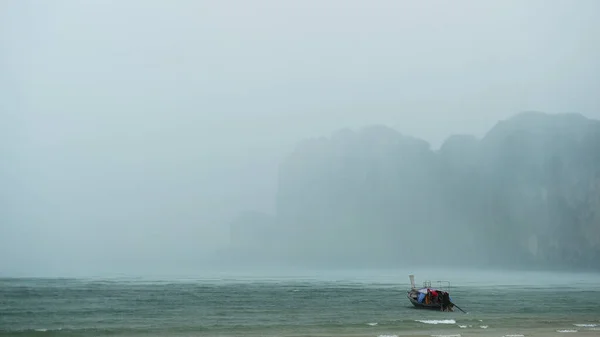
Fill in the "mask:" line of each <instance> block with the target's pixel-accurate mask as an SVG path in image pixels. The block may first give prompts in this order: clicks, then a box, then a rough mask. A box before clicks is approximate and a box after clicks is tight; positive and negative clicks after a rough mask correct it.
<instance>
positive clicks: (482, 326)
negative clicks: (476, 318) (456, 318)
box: [479, 325, 488, 329]
mask: <svg viewBox="0 0 600 337" xmlns="http://www.w3.org/2000/svg"><path fill="white" fill-rule="evenodd" d="M479 327H480V328H482V329H487V328H488V326H487V325H481V326H479Z"/></svg>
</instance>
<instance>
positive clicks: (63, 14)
mask: <svg viewBox="0 0 600 337" xmlns="http://www.w3.org/2000/svg"><path fill="white" fill-rule="evenodd" d="M599 13H600V3H599V2H598V1H596V0H577V1H566V0H565V1H558V0H555V1H533V0H531V1H522V0H513V1H475V0H473V1H459V0H453V1H373V0H371V1H354V0H352V1H342V0H333V1H321V0H319V1H317V0H303V1H274V0H272V1H261V0H254V1H192V0H178V1H148V0H139V1H63V0H54V1H41V0H40V1H28V0H6V1H2V2H0V117H1V119H0V155H1V158H0V159H1V161H0V162H1V166H0V184H1V185H0V186H2V188H1V192H0V202H1V203H0V212H1V213H0V274H15V273H20V272H28V273H34V272H35V271H39V270H45V271H49V270H53V271H57V270H58V271H64V272H68V271H73V270H82V269H85V270H89V271H91V272H92V271H95V270H104V269H106V268H110V266H112V265H119V266H121V267H123V268H126V267H127V266H133V265H139V264H140V263H141V262H140V261H144V263H151V262H148V261H157V262H156V266H157V267H156V268H163V267H164V266H163V265H164V264H168V263H171V262H172V261H179V262H180V263H187V261H191V260H193V259H194V257H198V256H203V255H204V254H206V253H207V252H209V251H211V250H213V249H214V248H217V247H219V246H220V245H222V244H224V243H225V242H226V239H227V233H228V228H227V226H226V222H227V221H228V220H229V219H230V217H231V216H232V215H233V214H235V212H237V211H240V210H245V209H258V210H263V211H268V212H273V207H274V197H275V190H276V181H277V165H278V163H279V162H280V160H281V159H282V158H283V157H284V156H285V155H286V154H287V153H289V152H290V151H291V150H292V149H293V146H294V144H295V143H296V142H297V141H299V140H301V139H303V138H306V137H313V136H326V135H329V134H331V133H332V132H333V131H335V130H337V129H340V128H344V127H351V128H358V127H362V126H365V125H369V124H385V125H389V126H391V127H394V128H396V129H397V130H399V131H400V132H402V133H406V134H409V135H412V136H416V137H421V138H423V139H425V140H427V141H429V142H431V144H432V146H433V147H437V146H439V145H440V143H441V142H443V140H444V139H445V138H446V137H448V136H449V135H451V134H454V133H471V134H475V135H477V136H482V135H483V134H484V133H485V132H486V131H487V130H488V129H489V128H491V127H492V126H493V125H494V124H495V122H496V121H497V120H499V119H504V118H507V117H509V116H510V115H512V114H515V113H517V112H519V111H524V110H537V111H544V112H549V113H557V112H580V113H583V114H584V115H586V116H587V117H590V118H600V95H598V92H599V90H598V89H600V63H599V62H598V60H600V41H599V36H600V24H599V23H598V22H599V21H598V14H599ZM165 261H166V262H165ZM169 261H171V262H169ZM102 268H104V269H102Z"/></svg>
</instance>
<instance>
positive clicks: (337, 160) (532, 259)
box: [232, 112, 600, 269]
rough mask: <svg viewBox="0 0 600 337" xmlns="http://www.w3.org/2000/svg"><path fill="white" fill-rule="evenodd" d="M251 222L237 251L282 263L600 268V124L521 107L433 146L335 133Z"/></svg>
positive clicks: (372, 132)
mask: <svg viewBox="0 0 600 337" xmlns="http://www.w3.org/2000/svg"><path fill="white" fill-rule="evenodd" d="M246 218H248V217H247V216H246ZM251 218H252V219H251V221H250V220H248V221H244V218H239V219H237V220H236V221H235V226H234V227H232V233H233V235H234V238H235V237H243V238H238V239H232V246H233V247H238V248H239V247H240V245H242V243H243V245H245V247H250V246H253V247H255V249H254V248H253V249H248V250H246V254H245V255H244V256H246V257H248V256H250V255H248V253H250V252H253V253H254V254H257V253H259V252H260V254H259V255H260V256H263V257H264V256H265V255H267V256H270V257H272V258H274V259H276V260H279V261H281V262H286V263H300V264H305V265H338V266H339V265H344V266H366V265H369V266H394V265H396V266H397V265H402V264H404V265H410V264H412V263H415V261H431V262H434V263H435V262H437V264H441V263H445V264H453V265H457V264H470V265H473V264H477V265H492V266H510V265H512V266H527V267H534V266H536V267H543V268H548V267H556V266H561V267H573V268H590V269H600V262H598V261H600V122H598V121H594V120H589V119H587V118H585V117H583V116H581V115H578V114H559V115H549V114H544V113H537V112H525V113H521V114H518V115H516V116H513V117H512V118H509V119H508V120H505V121H501V122H499V123H497V125H496V126H495V127H493V128H492V129H491V130H490V131H489V132H488V133H487V135H486V136H485V137H483V139H481V140H478V139H476V138H475V137H472V136H468V135H456V136H452V137H450V138H448V139H447V141H446V142H445V143H444V144H443V145H442V146H441V148H440V149H439V150H437V151H433V150H432V149H431V148H430V146H429V144H428V143H427V142H425V141H422V140H419V139H415V138H412V137H408V136H405V135H402V134H400V133H398V132H396V131H394V130H392V129H390V128H387V127H382V126H372V127H367V128H364V129H362V130H360V131H358V132H354V131H350V130H342V131H339V132H337V133H335V134H334V135H333V136H332V137H330V138H321V139H314V140H309V141H305V142H303V143H301V144H300V145H299V146H298V147H297V149H296V150H295V151H294V152H293V153H292V154H291V155H290V156H289V157H288V158H287V159H286V160H285V161H284V162H283V163H282V164H281V167H280V174H279V190H278V195H277V213H276V214H275V216H273V217H271V216H267V215H263V216H257V215H254V216H253V217H251ZM261 219H262V220H261ZM245 227H247V228H245ZM240 228H244V230H243V231H245V232H246V233H254V234H252V235H250V234H247V235H246V234H241V233H243V231H242V230H241V229H240ZM259 229H260V231H262V232H263V233H265V231H266V232H268V234H265V235H256V233H258V230H259ZM254 230H256V232H255V231H254ZM235 235H237V236H235ZM248 242H252V243H251V244H250V246H248V245H249V243H248ZM259 255H256V257H257V258H259Z"/></svg>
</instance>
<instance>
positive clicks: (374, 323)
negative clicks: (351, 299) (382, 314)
mask: <svg viewBox="0 0 600 337" xmlns="http://www.w3.org/2000/svg"><path fill="white" fill-rule="evenodd" d="M367 325H370V326H376V325H377V322H373V323H367Z"/></svg>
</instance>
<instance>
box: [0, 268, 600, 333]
mask: <svg viewBox="0 0 600 337" xmlns="http://www.w3.org/2000/svg"><path fill="white" fill-rule="evenodd" d="M447 274H448V273H436V272H427V273H423V274H421V275H419V274H418V273H417V274H416V275H415V277H416V279H417V283H418V284H420V283H421V282H422V281H423V277H421V276H424V277H435V276H445V275H447ZM450 276H451V277H452V279H449V281H451V289H450V292H451V297H452V300H453V301H454V302H455V303H456V304H457V305H458V306H459V307H461V308H462V309H464V310H465V311H467V312H468V313H467V314H464V313H462V312H460V311H459V310H456V311H455V312H450V313H445V312H438V311H428V310H419V309H415V308H413V307H412V305H411V304H410V303H409V302H408V300H407V298H406V291H407V288H408V287H409V282H408V274H404V273H402V274H401V273H396V274H394V273H388V274H385V273H381V274H378V273H377V272H374V271H371V272H361V273H352V272H347V273H345V274H335V273H330V274H323V273H321V274H314V275H309V274H304V275H288V276H272V277H264V276H263V277H258V276H252V275H233V274H223V275H214V276H212V277H195V278H176V279H175V278H122V277H120V278H82V279H76V278H74V279H59V278H52V279H46V278H3V279H0V336H104V335H111V336H373V337H378V336H402V335H409V336H456V337H458V336H500V337H502V336H508V337H520V336H550V335H552V336H554V335H555V336H564V335H565V334H576V335H577V336H585V335H590V336H591V335H594V336H600V276H598V275H594V274H553V273H512V274H507V273H491V274H489V273H488V274H485V273H478V272H472V273H470V274H465V273H457V274H455V275H450ZM439 278H440V277H438V278H431V280H432V281H433V285H435V284H436V282H435V281H436V280H437V279H439ZM443 279H448V278H443Z"/></svg>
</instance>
